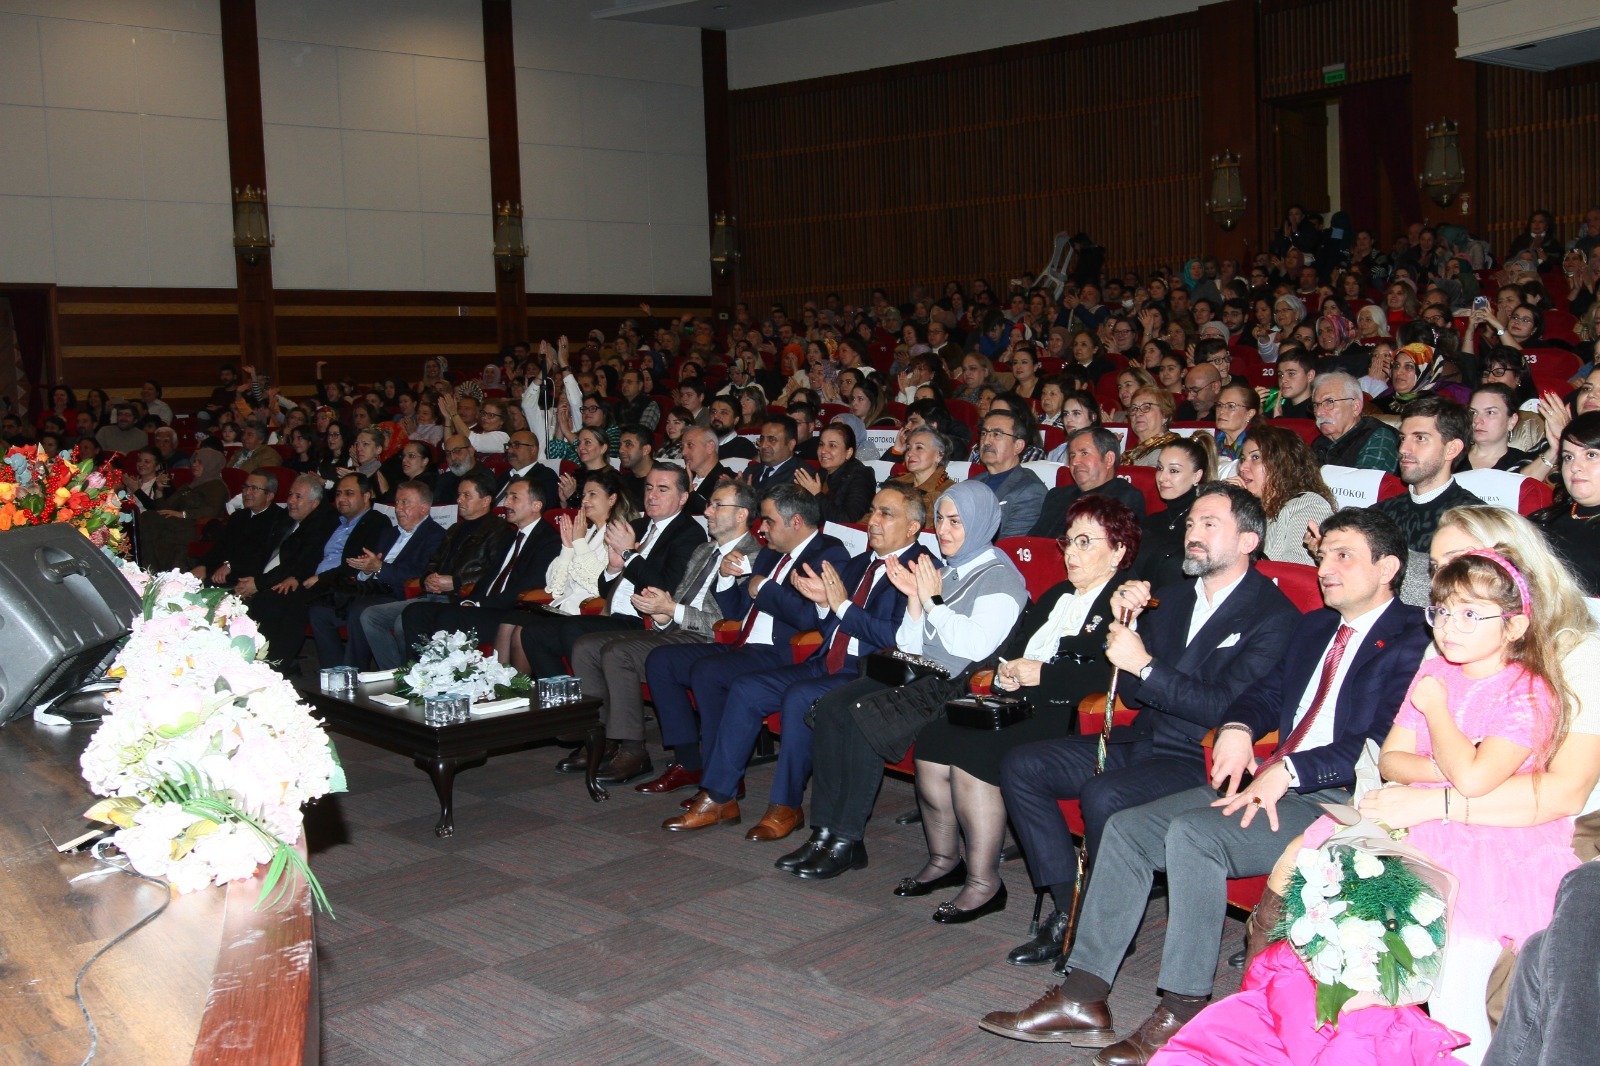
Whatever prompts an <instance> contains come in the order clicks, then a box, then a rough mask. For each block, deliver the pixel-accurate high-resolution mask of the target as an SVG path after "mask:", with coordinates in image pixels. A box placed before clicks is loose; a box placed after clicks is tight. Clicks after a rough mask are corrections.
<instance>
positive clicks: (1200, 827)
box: [982, 501, 1429, 1064]
mask: <svg viewBox="0 0 1600 1066" xmlns="http://www.w3.org/2000/svg"><path fill="white" fill-rule="evenodd" d="M1195 506H1196V507H1198V506H1199V501H1197V502H1196V505H1195ZM1190 521H1191V522H1193V521H1194V517H1193V515H1192V514H1191V518H1190ZM1322 529H1323V537H1322V543H1321V545H1320V548H1319V551H1318V558H1319V563H1318V578H1319V580H1320V582H1321V585H1322V596H1323V602H1324V603H1325V604H1326V605H1327V606H1326V608H1325V609H1324V610H1320V611H1313V612H1312V613H1311V614H1308V615H1305V616H1304V617H1303V618H1301V619H1300V621H1299V622H1298V623H1297V624H1296V625H1295V626H1294V627H1293V629H1292V631H1291V633H1290V640H1289V645H1288V651H1287V652H1286V653H1285V655H1284V657H1283V661H1282V663H1281V664H1280V665H1279V666H1278V667H1277V668H1275V669H1273V670H1271V671H1269V672H1268V673H1267V674H1266V676H1264V677H1262V678H1261V679H1260V680H1259V681H1257V682H1256V684H1254V685H1252V686H1250V687H1249V688H1247V689H1246V690H1245V691H1244V692H1243V693H1242V694H1241V695H1240V696H1239V698H1238V699H1237V700H1235V702H1234V704H1233V706H1232V707H1231V708H1230V709H1229V710H1228V712H1227V713H1226V714H1225V715H1223V716H1222V719H1221V724H1220V725H1219V727H1218V729H1217V741H1216V747H1215V748H1214V750H1213V763H1212V772H1211V781H1210V782H1209V783H1208V784H1204V785H1199V786H1197V787H1195V788H1191V789H1186V790H1184V791H1182V792H1176V793H1173V794H1172V795H1169V796H1167V797H1165V798H1163V799H1158V800H1155V801H1154V802H1151V803H1146V804H1144V805H1143V806H1140V807H1133V808H1130V809H1128V810H1124V811H1121V812H1120V813H1118V814H1115V815H1113V816H1112V818H1111V820H1110V821H1109V822H1108V823H1107V825H1106V828H1105V837H1104V840H1103V842H1102V844H1101V846H1100V851H1099V854H1098V855H1097V856H1096V859H1095V867H1094V876H1093V878H1091V880H1090V882H1089V890H1088V893H1087V895H1086V896H1085V899H1084V905H1083V915H1082V919H1081V921H1080V924H1079V926H1078V935H1077V938H1076V940H1075V941H1074V943H1073V946H1072V953H1071V955H1070V956H1069V957H1068V959H1067V968H1068V972H1067V975H1066V981H1065V983H1063V984H1062V985H1061V986H1059V987H1057V988H1053V989H1051V990H1050V991H1049V992H1047V993H1046V994H1045V995H1044V996H1043V997H1041V998H1040V999H1038V1000H1037V1001H1035V1002H1034V1003H1033V1004H1032V1005H1030V1006H1029V1007H1027V1008H1025V1009H1024V1010H1022V1011H1019V1012H1016V1013H1009V1012H999V1011H997V1012H995V1013H992V1014H990V1015H988V1016H987V1017H985V1018H984V1020H983V1022H982V1026H983V1028H985V1029H987V1030H989V1031H990V1032H992V1033H998V1034H1000V1035H1001V1036H1008V1037H1011V1038H1013V1039H1017V1040H1027V1041H1033V1042H1052V1043H1068V1044H1074V1045H1077V1046H1081V1047H1104V1048H1105V1050H1104V1051H1102V1052H1101V1053H1100V1057H1099V1059H1098V1060H1097V1061H1100V1062H1102V1063H1113V1064H1124V1063H1128V1064H1135V1063H1137V1064H1142V1063H1145V1062H1148V1061H1149V1059H1150V1057H1151V1056H1152V1055H1154V1054H1155V1052H1156V1051H1157V1050H1158V1049H1160V1048H1161V1047H1162V1046H1164V1045H1165V1044H1166V1042H1167V1041H1168V1040H1170V1039H1171V1038H1172V1035H1173V1034H1174V1033H1176V1032H1177V1031H1178V1030H1179V1029H1180V1028H1182V1026H1183V1025H1184V1024H1185V1023H1186V1022H1188V1021H1189V1019H1190V1018H1193V1017H1194V1016H1195V1015H1196V1014H1198V1013H1199V1012H1200V1010H1201V1008H1203V1007H1204V1006H1205V1004H1206V1002H1207V1001H1209V1000H1210V998H1211V986H1212V982H1213V979H1214V977H1215V971H1216V965H1217V954H1218V951H1219V949H1220V947H1221V935H1222V924H1223V923H1222V918H1223V911H1224V909H1225V907H1226V898H1227V879H1228V878H1229V877H1250V876H1253V875H1260V874H1265V873H1268V872H1269V871H1270V870H1271V869H1272V866H1273V864H1274V863H1275V862H1276V861H1277V859H1278V857H1279V856H1280V855H1282V854H1283V850H1284V848H1285V847H1286V846H1287V845H1288V844H1289V842H1290V841H1292V840H1294V839H1295V837H1296V836H1297V835H1298V834H1300V833H1302V832H1304V831H1305V829H1306V827H1307V826H1309V825H1310V824H1311V823H1312V821H1313V820H1315V819H1316V818H1317V817H1318V816H1319V815H1320V814H1321V813H1322V807H1321V805H1322V804H1326V803H1349V802H1350V788H1351V786H1352V785H1354V784H1355V779H1356V770H1357V765H1358V763H1360V762H1361V761H1362V760H1363V759H1364V758H1370V757H1371V756H1370V753H1371V752H1375V751H1376V750H1377V745H1378V744H1379V743H1381V742H1382V740H1383V738H1384V736H1385V734H1387V733H1388V731H1389V726H1390V724H1391V723H1392V722H1393V720H1394V715H1395V711H1397V710H1398V709H1399V707H1400V703H1401V701H1402V700H1403V699H1404V698H1405V694H1406V689H1407V688H1408V687H1409V686H1410V684H1411V680H1412V678H1413V677H1414V676H1415V674H1416V671H1417V666H1418V664H1419V663H1420V662H1421V661H1422V655H1423V652H1424V651H1425V650H1426V648H1427V645H1428V639H1429V638H1428V630H1427V627H1426V626H1424V625H1423V620H1422V612H1421V611H1420V610H1418V609H1417V608H1415V607H1409V606H1407V605H1406V604H1404V603H1402V602H1401V601H1400V600H1399V599H1398V598H1397V594H1398V593H1399V591H1400V584H1401V581H1402V578H1403V576H1404V573H1405V566H1406V555H1407V548H1406V541H1405V537H1404V535H1403V534H1402V533H1401V532H1400V529H1399V527H1398V526H1396V525H1395V523H1394V521H1393V520H1392V519H1390V518H1389V517H1388V516H1386V515H1384V514H1382V513H1381V512H1379V511H1377V510H1372V509H1357V508H1346V509H1344V510H1342V511H1339V512H1337V513H1336V514H1334V515H1333V517H1331V518H1329V519H1328V520H1327V521H1326V522H1325V523H1323V526H1322ZM1119 598H1121V599H1123V600H1125V601H1126V600H1131V601H1133V605H1134V606H1139V604H1140V601H1141V600H1142V599H1143V594H1142V593H1136V594H1134V595H1131V596H1125V597H1119ZM1157 613H1159V612H1157ZM1116 639H1117V638H1116V636H1113V642H1114V643H1115V642H1116ZM1115 659H1116V656H1115V655H1114V656H1113V661H1115ZM1119 665H1120V664H1119ZM1274 730H1276V731H1277V732H1278V736H1279V737H1280V740H1279V743H1278V747H1277V749H1276V750H1275V751H1274V753H1273V754H1272V755H1271V756H1269V757H1268V758H1267V759H1266V760H1264V761H1263V762H1261V763H1259V764H1257V762H1256V760H1255V756H1254V754H1253V750H1252V745H1253V744H1254V742H1255V741H1256V740H1257V739H1259V738H1261V737H1263V736H1265V735H1267V734H1268V733H1270V732H1272V731H1274ZM1252 769H1253V770H1254V774H1255V776H1254V778H1253V779H1252V780H1250V782H1249V784H1248V785H1246V786H1245V787H1243V788H1240V784H1241V782H1242V781H1243V779H1244V775H1245V774H1246V773H1247V772H1249V771H1251V770H1252ZM1219 790H1225V793H1224V795H1223V798H1222V799H1218V798H1217V793H1218V791H1219ZM1215 808H1221V809H1220V810H1218V809H1215ZM1156 870H1165V871H1166V873H1167V892H1168V901H1169V902H1168V913H1169V915H1170V918H1169V923H1170V924H1169V927H1168V929H1167V935H1166V939H1165V943H1164V944H1163V947H1162V956H1161V973H1160V976H1159V978H1158V980H1157V984H1158V985H1159V987H1160V988H1161V990H1162V993H1163V994H1162V997H1161V1002H1160V1005H1159V1006H1158V1007H1157V1008H1156V1011H1155V1013H1154V1014H1152V1015H1151V1016H1150V1017H1149V1018H1147V1019H1146V1020H1145V1022H1144V1024H1142V1025H1141V1026H1139V1028H1138V1029H1136V1030H1134V1031H1133V1032H1132V1033H1131V1034H1130V1035H1129V1036H1127V1037H1126V1038H1125V1039H1123V1040H1121V1041H1118V1042H1117V1043H1114V1044H1113V1043H1111V1041H1112V1040H1114V1039H1115V1032H1114V1029H1113V1026H1112V1020H1111V1010H1110V1008H1109V1007H1108V1006H1107V1004H1106V997H1107V995H1108V994H1109V992H1110V990H1111V982H1112V981H1113V980H1114V979H1115V977H1116V973H1117V968H1118V967H1119V966H1120V965H1121V963H1122V959H1123V956H1124V954H1125V953H1126V952H1127V949H1128V945H1129V944H1130V943H1131V942H1132V940H1133V937H1134V934H1135V933H1136V932H1137V931H1138V927H1139V923H1140V922H1141V920H1142V919H1143V913H1142V911H1143V908H1142V907H1140V906H1139V905H1138V901H1140V900H1142V899H1144V897H1145V896H1146V894H1147V893H1148V892H1149V890H1150V883H1151V880H1152V878H1153V876H1154V873H1155V871H1156ZM1262 902H1263V906H1264V907H1265V906H1266V905H1267V902H1268V901H1267V900H1266V899H1263V901H1262ZM1279 902H1281V901H1279ZM1264 918H1265V920H1270V921H1275V918H1272V917H1271V916H1263V915H1262V914H1261V913H1258V914H1257V915H1256V916H1254V917H1253V918H1252V922H1253V923H1255V922H1259V921H1263V919H1264ZM1107 1045H1109V1046H1107Z"/></svg>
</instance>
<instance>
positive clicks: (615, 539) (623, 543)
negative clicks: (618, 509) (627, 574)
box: [606, 518, 639, 555]
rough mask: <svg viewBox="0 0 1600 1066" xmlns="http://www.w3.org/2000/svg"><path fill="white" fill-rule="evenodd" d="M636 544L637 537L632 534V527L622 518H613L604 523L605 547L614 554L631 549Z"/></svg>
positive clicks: (637, 541)
mask: <svg viewBox="0 0 1600 1066" xmlns="http://www.w3.org/2000/svg"><path fill="white" fill-rule="evenodd" d="M638 544H639V538H638V537H636V536H634V533H633V527H632V526H631V525H629V524H628V523H626V522H624V521H623V520H622V519H620V518H613V519H612V520H611V521H610V522H607V523H606V547H608V548H610V549H611V550H612V552H614V553H615V554H617V555H621V554H622V553H623V552H625V551H632V550H633V549H634V548H635V547H637V546H638Z"/></svg>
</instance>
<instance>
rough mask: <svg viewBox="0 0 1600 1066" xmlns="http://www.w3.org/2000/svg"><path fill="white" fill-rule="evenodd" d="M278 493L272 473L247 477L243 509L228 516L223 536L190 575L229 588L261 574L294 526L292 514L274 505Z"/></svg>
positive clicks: (259, 472)
mask: <svg viewBox="0 0 1600 1066" xmlns="http://www.w3.org/2000/svg"><path fill="white" fill-rule="evenodd" d="M277 492H278V479H277V478H276V477H274V476H273V475H272V474H268V473H265V472H263V471H259V470H257V471H255V472H253V473H251V475H250V476H249V477H247V478H245V479H244V487H243V488H242V489H241V490H240V495H242V496H243V497H244V506H243V507H241V508H239V509H238V510H237V511H235V512H233V513H232V514H231V515H229V516H228V523H227V525H226V526H225V527H224V528H223V530H222V536H220V537H218V538H217V540H216V542H215V543H213V544H212V545H211V550H210V551H209V552H207V553H206V557H205V558H204V559H202V560H201V561H200V565H199V566H197V567H195V568H194V569H193V570H191V571H189V572H190V573H191V574H193V575H194V576H195V577H198V578H200V579H201V580H202V581H207V582H209V583H211V584H213V585H221V586H224V587H229V588H231V587H232V586H233V585H235V584H237V583H238V581H239V579H240V578H243V577H256V576H257V575H259V574H260V573H261V571H262V570H264V569H265V568H266V565H267V558H268V556H270V555H271V554H272V550H273V549H274V548H276V547H277V546H278V542H279V541H281V540H282V539H283V538H284V535H285V534H287V533H288V532H289V527H290V526H292V525H293V524H294V520H293V519H291V518H290V517H289V512H288V511H286V510H284V509H283V508H282V507H279V506H277V504H275V503H273V498H274V497H275V496H276V495H277Z"/></svg>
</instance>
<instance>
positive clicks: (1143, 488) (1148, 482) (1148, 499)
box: [1117, 466, 1167, 514]
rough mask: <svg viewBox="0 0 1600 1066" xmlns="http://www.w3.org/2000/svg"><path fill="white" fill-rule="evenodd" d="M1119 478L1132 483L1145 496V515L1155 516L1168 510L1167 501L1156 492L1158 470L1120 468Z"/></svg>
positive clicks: (1149, 467)
mask: <svg viewBox="0 0 1600 1066" xmlns="http://www.w3.org/2000/svg"><path fill="white" fill-rule="evenodd" d="M1117 476H1118V477H1120V478H1121V479H1122V480H1124V481H1127V482H1130V483H1132V485H1133V487H1134V488H1136V489H1138V490H1139V493H1140V494H1141V495H1142V496H1144V513H1145V514H1155V513H1157V512H1158V511H1165V510H1166V509H1167V501H1165V500H1163V499H1162V498H1161V493H1159V492H1157V491H1156V468H1155V467H1153V466H1119V467H1117Z"/></svg>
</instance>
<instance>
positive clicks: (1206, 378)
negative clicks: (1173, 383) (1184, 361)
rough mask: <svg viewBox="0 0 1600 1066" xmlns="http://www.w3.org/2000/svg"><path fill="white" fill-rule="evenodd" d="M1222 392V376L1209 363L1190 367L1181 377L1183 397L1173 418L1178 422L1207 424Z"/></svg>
mask: <svg viewBox="0 0 1600 1066" xmlns="http://www.w3.org/2000/svg"><path fill="white" fill-rule="evenodd" d="M1221 392H1222V375H1221V374H1220V373H1218V372H1217V368H1216V367H1214V366H1212V365H1211V364H1210V363H1201V364H1199V365H1197V366H1192V367H1190V368H1189V369H1188V370H1187V371H1185V372H1184V375H1183V395H1184V396H1185V397H1186V398H1185V399H1184V401H1183V402H1182V403H1180V404H1179V405H1178V410H1177V413H1176V414H1175V415H1174V416H1173V417H1174V418H1175V419H1176V420H1177V421H1179V422H1209V421H1210V420H1211V419H1212V418H1213V417H1214V416H1215V412H1216V408H1217V396H1218V395H1219V394H1221Z"/></svg>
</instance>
